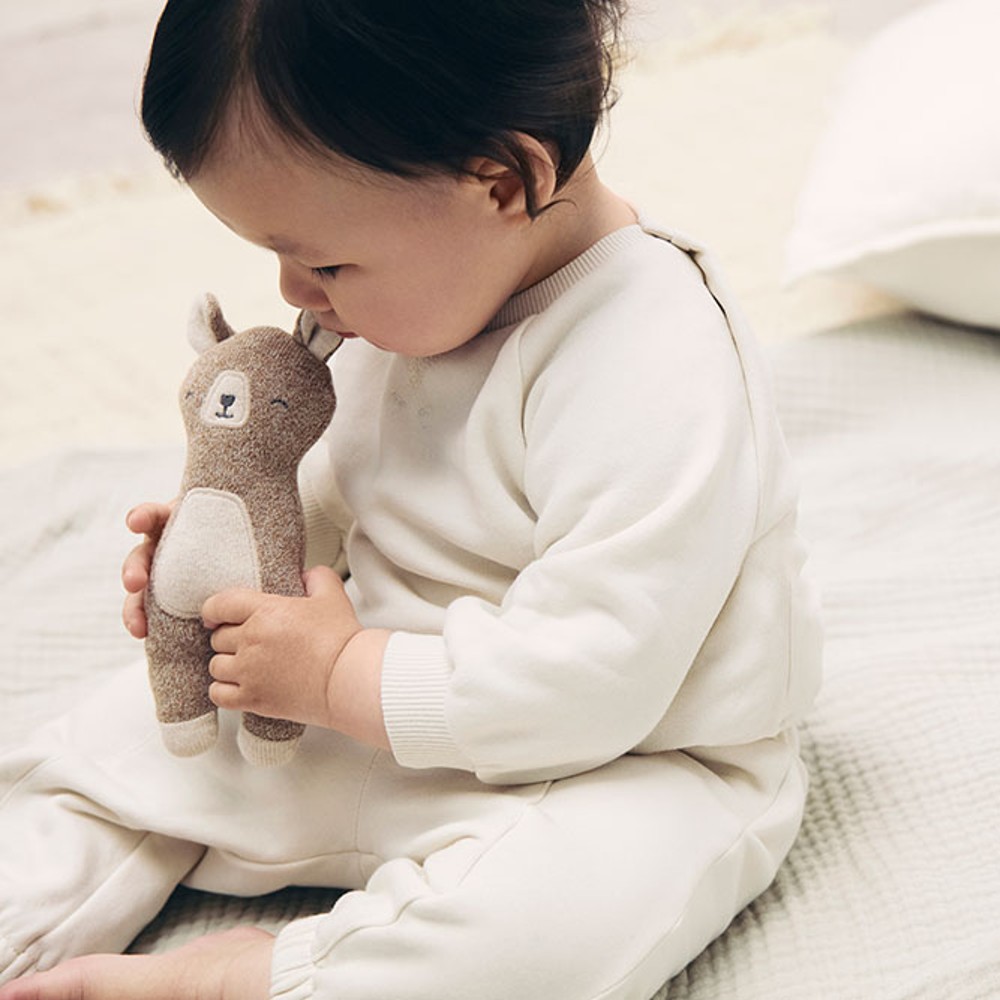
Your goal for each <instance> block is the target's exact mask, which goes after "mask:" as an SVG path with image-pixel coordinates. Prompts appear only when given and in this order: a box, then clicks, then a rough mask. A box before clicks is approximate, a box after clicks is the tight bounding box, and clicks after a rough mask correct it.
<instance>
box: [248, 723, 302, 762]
mask: <svg viewBox="0 0 1000 1000" xmlns="http://www.w3.org/2000/svg"><path fill="white" fill-rule="evenodd" d="M301 738H302V737H301V734H300V735H296V736H293V737H292V738H291V739H290V740H265V739H263V738H262V737H260V736H257V735H255V734H254V733H251V732H250V731H249V730H248V729H247V728H246V727H244V726H240V731H239V734H238V735H237V737H236V743H237V745H238V746H239V748H240V753H241V754H243V757H244V759H245V760H247V761H249V762H250V763H251V764H256V765H257V767H279V766H280V765H282V764H287V763H288V762H289V761H290V760H291V759H292V758H293V757H294V756H295V751H296V750H297V749H298V746H299V740H300V739H301Z"/></svg>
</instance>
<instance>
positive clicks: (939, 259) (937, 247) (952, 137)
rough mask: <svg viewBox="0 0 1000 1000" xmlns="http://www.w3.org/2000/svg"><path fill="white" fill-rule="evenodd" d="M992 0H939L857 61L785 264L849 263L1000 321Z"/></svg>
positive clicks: (962, 316) (901, 289) (999, 176)
mask: <svg viewBox="0 0 1000 1000" xmlns="http://www.w3.org/2000/svg"><path fill="white" fill-rule="evenodd" d="M998 37H1000V6H998V5H997V3H996V0H939V2H937V3H932V4H929V5H928V6H926V7H922V8H920V9H918V10H915V11H914V12H912V13H911V14H909V15H908V16H907V17H905V18H902V19H901V20H899V21H897V22H894V23H893V24H891V25H889V27H887V28H885V29H884V30H883V31H882V32H880V33H879V34H878V35H877V36H876V37H875V38H873V39H872V40H871V41H870V42H868V43H867V44H866V45H865V46H864V47H863V49H862V51H861V52H860V53H858V55H857V56H856V57H855V58H854V59H853V60H852V62H851V64H850V65H849V67H848V68H847V70H846V73H845V74H844V78H843V80H842V81H841V83H840V84H839V85H838V87H837V91H838V93H837V99H836V101H835V103H834V106H833V111H832V113H831V116H830V123H829V126H828V127H827V129H826V131H825V133H824V135H823V138H822V140H821V141H820V143H819V145H818V148H817V150H816V152H815V155H814V157H813V162H812V166H811V168H810V170H809V172H808V174H807V176H806V180H805V186H804V188H803V191H802V196H801V204H800V206H799V210H798V215H797V218H796V221H795V224H794V226H793V227H792V231H791V237H790V240H789V270H790V275H791V276H793V277H795V276H799V277H800V276H802V275H806V274H812V273H820V272H838V271H839V272H841V273H849V274H853V275H856V276H858V277H860V278H863V279H864V280H866V281H869V282H871V283H872V284H874V285H876V286H878V287H880V288H883V289H885V290H886V291H888V292H891V293H892V294H893V295H896V296H898V297H899V298H901V299H903V300H904V301H906V302H909V303H912V304H913V305H914V306H916V307H917V308H919V309H923V310H925V311H927V312H931V313H934V314H935V315H938V316H942V317H944V318H945V319H949V320H952V321H954V322H962V323H972V324H976V325H979V326H989V327H1000V297H998V295H997V273H998V272H1000V129H997V128H996V126H995V125H994V124H993V123H994V121H995V118H996V108H997V105H998V103H1000V73H998V72H997V62H996V39H997V38H998Z"/></svg>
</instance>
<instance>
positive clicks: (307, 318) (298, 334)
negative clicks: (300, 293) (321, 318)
mask: <svg viewBox="0 0 1000 1000" xmlns="http://www.w3.org/2000/svg"><path fill="white" fill-rule="evenodd" d="M292 336H293V337H294V338H295V339H296V340H297V341H298V342H299V343H300V344H302V345H303V347H308V348H309V350H310V351H311V352H312V353H313V354H315V355H316V357H317V358H319V359H320V361H322V362H323V363H324V364H325V363H326V362H327V361H329V360H330V355H332V354H333V352H334V351H335V350H336V349H337V348H338V347H340V345H341V344H342V343H343V342H344V338H343V337H341V335H340V334H339V333H334V332H333V331H332V330H324V329H323V327H321V326H320V325H319V323H317V322H316V317H315V316H313V314H312V313H311V312H309V310H308V309H303V310H302V312H300V313H299V316H298V319H296V321H295V329H294V330H293V331H292Z"/></svg>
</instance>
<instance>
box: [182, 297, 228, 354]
mask: <svg viewBox="0 0 1000 1000" xmlns="http://www.w3.org/2000/svg"><path fill="white" fill-rule="evenodd" d="M234 334H235V331H234V330H233V328H232V327H231V326H230V325H229V324H228V323H227V322H226V319H225V317H224V316H223V315H222V306H220V305H219V300H218V299H217V298H216V297H215V296H214V295H209V294H207V293H206V294H205V295H204V296H202V298H200V299H198V301H197V302H195V304H194V308H193V309H192V310H191V318H190V320H188V340H189V341H190V342H191V346H192V347H193V348H194V349H195V350H196V351H197V352H198V353H199V354H204V353H205V351H207V350H208V349H209V348H210V347H214V346H215V345H216V344H219V343H221V342H222V341H223V340H226V339H228V338H229V337H232V336H234Z"/></svg>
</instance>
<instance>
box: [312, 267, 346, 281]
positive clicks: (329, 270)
mask: <svg viewBox="0 0 1000 1000" xmlns="http://www.w3.org/2000/svg"><path fill="white" fill-rule="evenodd" d="M309 270H310V271H312V273H313V274H315V275H316V277H317V278H336V277H337V272H338V271H339V270H340V265H339V264H329V265H327V266H326V267H311V268H310V269H309Z"/></svg>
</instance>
